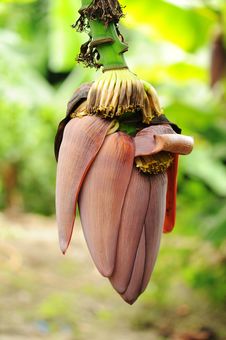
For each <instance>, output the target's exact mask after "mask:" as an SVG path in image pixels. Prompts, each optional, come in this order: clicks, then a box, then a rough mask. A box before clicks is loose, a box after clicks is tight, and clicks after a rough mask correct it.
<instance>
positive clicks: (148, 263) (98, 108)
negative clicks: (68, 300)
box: [55, 0, 193, 304]
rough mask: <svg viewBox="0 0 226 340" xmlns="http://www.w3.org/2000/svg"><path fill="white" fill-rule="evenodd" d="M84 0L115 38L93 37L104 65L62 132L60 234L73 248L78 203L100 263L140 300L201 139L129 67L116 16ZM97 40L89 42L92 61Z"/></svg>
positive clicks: (58, 148) (127, 295)
mask: <svg viewBox="0 0 226 340" xmlns="http://www.w3.org/2000/svg"><path fill="white" fill-rule="evenodd" d="M84 2H86V4H85V5H86V6H84V7H83V8H82V10H81V11H80V13H82V14H81V15H88V19H90V16H91V19H92V20H91V21H90V22H89V25H90V27H91V30H92V32H93V36H95V34H96V35H98V34H100V30H101V29H102V30H103V31H104V32H105V34H108V35H111V40H109V39H110V38H109V37H108V38H105V39H103V34H102V35H101V37H102V38H101V39H100V38H99V39H97V37H95V39H94V38H93V41H91V42H89V44H91V47H92V48H93V47H96V49H97V51H98V52H99V54H100V58H99V59H98V60H102V61H103V64H102V65H104V73H103V74H102V75H101V76H100V77H99V78H98V79H97V80H96V81H95V82H93V83H91V84H83V85H82V86H81V87H80V88H79V89H78V90H77V91H76V92H75V93H74V95H73V97H72V99H71V100H70V102H69V103H68V110H67V115H66V117H65V119H64V120H63V121H62V122H61V123H60V124H59V128H58V132H57V135H56V139H55V155H56V159H57V160H58V165H57V179H56V217H57V224H58V230H59V242H60V247H61V250H62V252H63V253H64V254H65V252H66V250H67V248H68V246H69V243H70V240H71V237H72V232H73V228H74V224H75V217H76V207H77V206H78V208H79V212H80V219H81V224H82V228H83V232H84V236H85V239H86V242H87V245H88V248H89V251H90V254H91V256H92V259H93V261H94V263H95V265H96V267H97V269H98V270H99V272H100V273H101V274H102V275H103V276H104V277H107V278H108V279H109V280H110V282H111V284H112V286H113V287H114V288H115V290H116V291H117V292H118V293H119V294H120V295H121V297H122V298H123V299H124V300H125V301H126V302H128V303H129V304H133V303H134V302H135V301H136V299H137V298H138V296H139V295H140V294H141V293H142V292H143V291H144V290H145V288H146V287H147V285H148V282H149V280H150V277H151V274H152V271H153V268H154V265H155V262H156V258H157V255H158V251H159V246H160V240H161V235H162V232H163V231H164V232H169V231H171V230H172V229H173V227H174V224H175V212H176V191H177V167H178V157H179V155H186V154H189V153H190V152H191V151H192V148H193V139H192V138H191V137H189V136H183V135H180V134H179V133H178V132H180V130H179V129H178V128H177V127H176V126H175V124H172V123H170V122H169V121H168V120H167V119H166V117H165V116H164V115H163V113H162V110H161V107H160V104H159V100H158V96H157V94H156V91H155V90H154V88H153V87H152V86H151V85H149V84H147V83H146V82H144V81H141V80H139V79H138V78H137V77H136V76H135V75H134V74H133V73H132V72H130V71H129V70H128V68H127V66H126V65H125V64H124V59H123V58H122V54H123V53H124V52H125V46H124V42H122V40H121V39H119V36H118V32H117V31H116V30H115V24H114V23H111V22H108V23H107V24H106V22H104V23H102V22H98V21H97V20H93V18H94V17H95V6H94V7H92V8H91V9H92V11H91V12H90V7H87V2H88V3H90V1H87V0H86V1H84ZM113 2H114V1H113V0H111V1H110V3H113ZM93 4H94V5H97V4H98V6H101V5H100V4H104V0H102V1H101V2H97V1H94V2H93ZM90 6H91V5H90ZM87 8H88V10H87ZM117 8H118V10H119V17H121V12H120V7H117ZM97 9H98V11H97V13H99V14H100V8H99V7H98V8H97ZM84 13H85V14H84ZM87 13H89V14H87ZM90 13H92V15H91V14H90ZM101 13H102V12H101ZM102 14H103V13H102ZM116 17H117V13H115V14H114V20H116ZM105 18H106V17H105ZM83 19H84V17H83ZM83 19H82V20H80V22H79V23H80V26H79V27H80V29H81V25H82V24H83V23H84V20H83ZM114 22H115V21H114ZM95 25H97V26H98V25H99V26H98V27H96V26H95ZM97 28H98V29H97ZM112 46H113V47H114V48H113V47H112ZM91 47H89V49H87V46H86V52H84V47H83V49H82V53H83V57H84V58H85V59H86V62H87V60H88V55H89V58H90V51H91V50H92V48H91ZM108 47H109V48H110V49H111V48H113V52H114V53H113V57H112V58H110V57H109V55H110V53H109V50H107V48H108ZM121 48H122V50H120V49H121ZM118 50H119V52H120V51H121V52H120V53H118V54H117V53H116V54H115V51H118ZM87 51H89V53H88V52H87ZM106 51H107V52H108V53H107V52H106ZM95 53H96V52H95ZM95 53H93V55H95ZM105 53H106V55H107V56H108V58H106V55H105ZM80 58H81V56H80ZM106 60H107V61H106ZM89 61H90V59H89ZM96 62H97V60H95V63H96ZM95 63H94V59H93V62H92V64H95ZM112 63H113V64H112ZM114 63H116V65H115V64H114Z"/></svg>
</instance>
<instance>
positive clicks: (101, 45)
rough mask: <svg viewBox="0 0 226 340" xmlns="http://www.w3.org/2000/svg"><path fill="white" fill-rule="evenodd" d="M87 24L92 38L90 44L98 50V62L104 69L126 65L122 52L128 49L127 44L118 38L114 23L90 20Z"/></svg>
mask: <svg viewBox="0 0 226 340" xmlns="http://www.w3.org/2000/svg"><path fill="white" fill-rule="evenodd" d="M89 24H90V33H91V36H92V38H93V40H92V42H91V45H92V46H94V47H95V48H96V49H97V50H98V52H99V55H100V60H99V61H98V62H100V64H101V65H103V67H104V70H106V69H114V68H125V67H127V65H126V61H125V58H124V55H123V53H125V52H126V51H127V50H128V45H127V44H125V43H123V42H122V41H121V40H120V38H119V36H118V33H117V31H116V27H115V24H113V23H112V24H109V25H108V26H105V25H104V24H103V23H102V22H101V21H98V20H91V21H90V22H89Z"/></svg>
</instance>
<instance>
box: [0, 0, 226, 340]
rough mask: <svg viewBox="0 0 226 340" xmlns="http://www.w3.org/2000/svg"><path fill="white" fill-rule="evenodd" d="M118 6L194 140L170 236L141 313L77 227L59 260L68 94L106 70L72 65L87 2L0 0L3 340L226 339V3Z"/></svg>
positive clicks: (141, 64) (146, 69)
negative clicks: (57, 201) (61, 147)
mask: <svg viewBox="0 0 226 340" xmlns="http://www.w3.org/2000/svg"><path fill="white" fill-rule="evenodd" d="M122 4H123V5H126V8H125V13H126V18H125V19H123V20H122V23H121V30H122V32H123V34H124V36H125V38H126V41H127V42H128V43H129V46H130V49H129V52H128V53H127V61H128V64H129V66H130V68H131V69H132V70H133V71H134V72H135V73H137V75H138V76H139V77H140V78H143V79H145V80H147V81H149V82H151V83H152V84H153V85H154V86H155V87H156V89H157V91H158V93H159V95H160V99H161V103H162V106H163V107H164V110H165V114H166V115H167V117H168V118H169V119H170V120H171V121H174V122H175V123H177V124H178V125H179V126H180V127H182V129H183V133H184V134H188V135H192V136H194V138H195V150H194V152H193V153H192V154H191V155H189V156H187V157H181V161H180V173H179V188H178V191H179V193H178V216H177V225H176V228H175V231H174V232H173V233H172V234H169V235H164V236H163V238H162V246H161V250H160V255H159V258H158V261H157V265H156V268H155V271H154V274H153V276H152V280H151V282H150V284H149V287H148V289H147V291H146V292H145V293H144V294H143V295H142V296H141V297H140V299H139V300H138V301H137V302H136V303H135V305H134V306H132V307H131V306H127V305H126V304H125V303H124V302H123V301H122V300H121V299H120V297H119V296H118V295H117V294H116V293H115V292H114V290H113V289H112V287H111V286H110V284H109V283H108V281H107V280H106V279H104V278H102V277H101V276H100V275H99V274H98V273H97V271H96V269H95V268H94V265H93V263H92V261H91V259H90V256H89V254H88V251H87V247H86V245H85V243H84V240H83V236H82V232H81V228H80V226H79V221H78V223H77V225H78V227H76V230H75V233H74V238H73V242H72V246H71V248H70V250H69V251H68V254H67V256H65V257H63V256H62V255H61V253H60V251H59V250H58V240H57V230H56V223H55V218H54V190H55V170H56V163H55V159H54V155H53V140H54V136H55V132H56V129H57V125H58V122H59V120H61V119H62V118H63V117H64V114H65V109H66V103H67V101H68V100H69V98H70V97H71V95H72V93H73V91H74V90H75V89H76V88H77V87H78V86H79V85H80V84H81V83H83V82H87V81H90V80H92V79H94V78H95V77H96V76H97V75H98V73H97V72H96V71H95V70H90V69H86V68H83V66H82V65H77V64H76V62H75V58H76V55H77V54H78V52H79V47H80V45H81V43H83V42H85V41H86V40H87V36H86V35H85V34H79V33H76V31H75V30H73V29H72V28H71V24H73V23H74V22H75V20H76V18H77V17H78V15H77V10H78V9H79V7H80V1H79V0H17V1H10V0H5V1H3V0H1V1H0V117H1V119H0V136H1V138H0V208H1V212H0V339H25V338H26V339H27V338H28V339H63V340H64V339H78V340H80V339H85V340H86V339H90V338H92V339H100V340H101V339H106V338H108V339H119V340H121V339H132V340H133V339H134V340H135V339H144V340H145V339H156V340H158V339H175V340H176V339H178V340H179V339H181V340H192V339H193V340H196V339H197V340H199V339H226V326H225V320H226V312H225V302H226V266H225V264H226V249H225V244H226V239H225V228H226V200H225V198H226V112H225V111H226V110H225V109H226V100H225V99H226V3H225V1H224V0H168V1H167V0H165V1H164V0H158V1H150V0H142V1H135V0H127V1H126V0H123V1H122Z"/></svg>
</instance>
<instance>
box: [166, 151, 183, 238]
mask: <svg viewBox="0 0 226 340" xmlns="http://www.w3.org/2000/svg"><path fill="white" fill-rule="evenodd" d="M178 159H179V156H178V155H177V154H175V155H174V161H173V164H172V165H171V166H170V167H169V168H168V169H167V177H168V185H167V194H166V215H165V221H164V229H163V231H164V233H169V232H170V231H172V230H173V227H174V225H175V221H176V198H177V171H178Z"/></svg>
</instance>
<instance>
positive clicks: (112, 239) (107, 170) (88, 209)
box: [79, 132, 134, 277]
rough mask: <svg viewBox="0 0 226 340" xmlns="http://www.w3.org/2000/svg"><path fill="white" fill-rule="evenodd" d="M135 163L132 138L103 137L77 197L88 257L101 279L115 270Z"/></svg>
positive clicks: (122, 136)
mask: <svg viewBox="0 0 226 340" xmlns="http://www.w3.org/2000/svg"><path fill="white" fill-rule="evenodd" d="M133 160H134V145H133V141H132V138H131V137H129V136H128V135H126V134H124V133H121V132H117V133H114V134H112V135H110V136H108V137H106V139H105V142H104V144H103V146H102V148H101V151H100V152H99V153H98V155H97V157H96V159H95V161H94V163H93V165H92V167H91V168H90V170H89V172H88V174H87V176H86V179H85V181H84V184H83V186H82V190H81V193H80V196H79V209H80V217H81V222H82V226H83V230H84V234H85V238H86V241H87V244H88V247H89V250H90V253H91V256H92V258H93V260H94V263H95V264H96V266H97V268H98V270H99V271H100V273H101V274H102V275H103V276H106V277H110V276H111V275H112V272H113V270H114V265H115V258H116V249H117V240H118V233H119V227H120V220H121V212H122V207H123V204H124V200H125V195H126V191H127V188H128V184H129V181H130V177H131V173H132V168H133Z"/></svg>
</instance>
